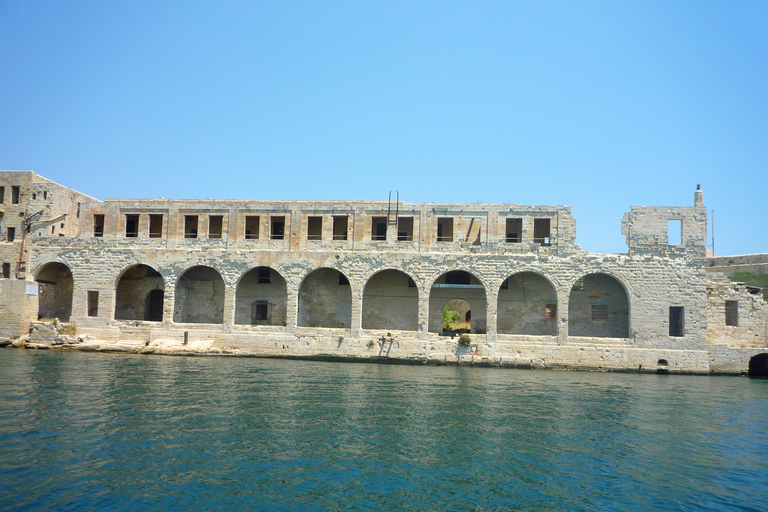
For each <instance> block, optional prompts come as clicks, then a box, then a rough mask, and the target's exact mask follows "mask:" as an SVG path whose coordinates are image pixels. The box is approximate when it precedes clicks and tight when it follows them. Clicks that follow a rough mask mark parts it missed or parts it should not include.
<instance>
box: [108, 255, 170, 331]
mask: <svg viewBox="0 0 768 512" xmlns="http://www.w3.org/2000/svg"><path fill="white" fill-rule="evenodd" d="M164 300H165V280H164V279H163V276H161V275H160V272H158V271H157V270H155V269H154V268H152V267H150V266H149V265H145V264H143V263H142V264H137V265H132V266H130V267H128V268H127V269H125V271H124V272H123V273H122V275H121V276H120V278H119V279H118V281H117V286H116V290H115V320H145V321H149V322H162V321H163V302H164Z"/></svg>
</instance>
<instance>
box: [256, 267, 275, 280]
mask: <svg viewBox="0 0 768 512" xmlns="http://www.w3.org/2000/svg"><path fill="white" fill-rule="evenodd" d="M256 282H257V283H258V284H269V283H271V282H272V281H271V280H270V270H269V268H267V267H262V268H260V269H259V276H258V279H257V281H256Z"/></svg>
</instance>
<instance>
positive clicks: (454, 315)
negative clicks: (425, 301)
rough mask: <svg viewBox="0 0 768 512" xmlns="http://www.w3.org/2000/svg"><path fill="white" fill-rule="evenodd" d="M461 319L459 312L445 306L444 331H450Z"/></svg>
mask: <svg viewBox="0 0 768 512" xmlns="http://www.w3.org/2000/svg"><path fill="white" fill-rule="evenodd" d="M458 319H459V312H458V311H455V310H453V309H451V308H449V307H448V304H446V305H445V306H443V329H444V330H449V329H450V328H451V324H454V323H456V320H458Z"/></svg>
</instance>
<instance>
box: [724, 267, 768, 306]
mask: <svg viewBox="0 0 768 512" xmlns="http://www.w3.org/2000/svg"><path fill="white" fill-rule="evenodd" d="M728 279H730V280H731V281H735V282H737V283H744V284H745V285H747V286H755V287H757V288H762V289H763V299H764V300H765V301H766V302H768V274H753V273H752V272H745V271H741V272H734V273H733V274H731V275H730V276H728Z"/></svg>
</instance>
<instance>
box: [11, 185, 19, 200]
mask: <svg viewBox="0 0 768 512" xmlns="http://www.w3.org/2000/svg"><path fill="white" fill-rule="evenodd" d="M20 194H21V188H20V187H11V204H19V195H20Z"/></svg>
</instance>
